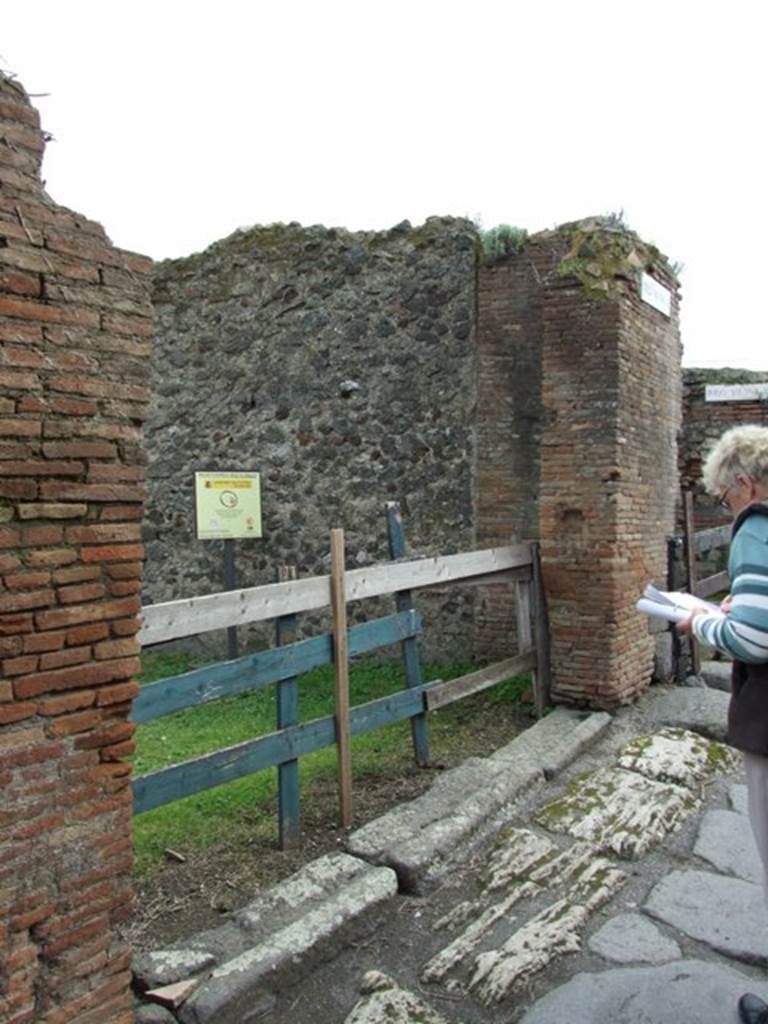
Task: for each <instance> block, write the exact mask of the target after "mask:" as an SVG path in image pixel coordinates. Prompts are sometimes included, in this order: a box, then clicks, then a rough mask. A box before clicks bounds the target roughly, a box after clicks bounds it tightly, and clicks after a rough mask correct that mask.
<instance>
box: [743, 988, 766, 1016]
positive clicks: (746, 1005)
mask: <svg viewBox="0 0 768 1024" xmlns="http://www.w3.org/2000/svg"><path fill="white" fill-rule="evenodd" d="M739 1017H740V1019H741V1021H742V1022H743V1024H768V1003H765V1002H763V1000H762V999H760V998H759V997H758V996H754V995H752V993H751V992H747V993H746V994H745V995H743V996H742V997H741V999H740V1000H739Z"/></svg>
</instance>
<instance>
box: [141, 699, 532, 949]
mask: <svg viewBox="0 0 768 1024" xmlns="http://www.w3.org/2000/svg"><path fill="white" fill-rule="evenodd" d="M470 704H471V707H470V706H467V707H466V712H464V713H462V714H460V715H457V716H456V720H455V725H454V728H453V729H452V731H451V734H450V736H449V737H447V738H443V739H442V740H440V741H439V742H434V741H433V742H432V748H431V755H432V766H431V767H429V768H418V767H416V766H415V765H414V764H413V753H412V749H411V748H410V746H409V745H408V744H406V745H405V749H404V750H403V752H402V755H401V757H400V759H399V761H398V763H397V764H395V765H394V766H393V768H392V770H391V771H389V772H388V773H387V774H378V775H371V776H367V777H363V778H361V779H356V780H355V783H354V790H353V795H354V828H359V827H360V826H361V825H364V824H365V823H366V822H368V821H371V820H372V819H374V818H377V817H379V816H380V815H382V814H383V813H384V812H385V811H387V810H388V809H389V808H391V807H393V806H395V805H396V804H398V803H402V802H403V801H406V800H411V799H413V798H414V797H416V796H418V795H419V794H420V793H422V792H424V790H426V789H428V788H429V786H430V785H431V783H432V781H433V779H434V778H435V776H436V775H437V774H439V773H440V772H442V771H445V770H446V769H448V768H453V767H455V766H456V765H457V764H460V763H461V762H462V761H464V760H466V759H467V758H468V757H477V756H487V754H488V753H489V752H490V751H492V750H495V749H497V748H498V747H501V746H503V745H504V744H505V743H508V742H509V741H510V740H511V739H512V738H513V737H514V736H515V735H517V734H518V733H519V732H521V731H522V730H523V729H526V728H527V727H528V726H529V725H531V724H532V723H533V721H534V719H533V717H532V711H531V708H530V705H527V704H508V703H504V704H499V703H490V702H486V701H484V700H483V699H482V698H480V699H479V700H477V701H471V702H470V701H467V702H464V704H463V706H466V705H470ZM337 817H338V796H337V790H336V786H335V784H328V785H322V786H321V785H317V786H307V787H305V788H304V789H303V790H302V795H301V821H302V838H301V843H300V845H299V846H298V847H297V848H295V849H293V850H290V851H281V850H279V849H277V848H276V845H275V844H274V843H272V844H270V843H269V842H268V841H266V840H264V839H261V838H259V839H257V840H249V839H247V838H246V839H244V838H243V837H242V836H241V835H240V836H238V838H237V839H234V840H228V839H227V838H226V837H224V838H222V841H221V842H220V843H218V844H216V845H215V846H212V847H208V848H207V849H205V850H197V851H191V852H187V851H183V852H184V856H185V857H186V860H185V861H184V862H183V863H182V862H175V861H171V860H169V861H168V863H167V864H166V865H165V866H164V867H163V868H161V869H160V870H159V871H157V872H156V873H154V874H153V875H152V876H151V877H146V878H142V879H139V880H138V881H137V884H136V904H135V913H134V916H133V918H132V920H131V921H130V922H129V924H128V925H127V927H126V928H125V929H124V933H123V934H124V935H125V937H126V938H127V940H128V941H129V942H130V943H131V945H132V946H133V949H134V951H135V952H141V951H144V950H151V949H159V948H162V947H163V946H166V945H169V944H170V943H173V942H176V941H177V940H179V939H184V938H187V937H188V936H190V935H193V934H195V933H196V932H199V931H202V930H204V929H207V928H213V927H215V926H216V925H217V924H219V923H220V922H221V919H222V916H223V915H224V914H226V913H228V912H230V911H232V910H236V909H238V908H240V907H242V906H244V905H245V904H247V903H249V902H250V901H251V900H253V899H254V898H255V897H256V896H257V895H258V894H259V893H260V892H262V891H263V890H265V889H268V888H270V887H271V886H273V885H274V884H275V883H276V882H278V881H280V880H281V879H283V878H286V877H287V876H288V875H291V874H293V872H295V871H297V870H298V869H299V868H300V867H302V865H304V864H306V863H308V862H309V861H311V860H314V859H315V858H316V857H320V856H322V855H323V854H325V853H330V852H331V851H334V850H338V849H339V848H340V847H341V846H342V844H343V842H344V837H345V831H344V830H343V829H340V828H338V827H337V825H336V821H337Z"/></svg>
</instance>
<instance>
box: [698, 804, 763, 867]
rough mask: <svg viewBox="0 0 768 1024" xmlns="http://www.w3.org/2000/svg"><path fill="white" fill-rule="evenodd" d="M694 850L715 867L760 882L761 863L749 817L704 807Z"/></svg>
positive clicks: (734, 812)
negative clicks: (707, 809) (705, 809)
mask: <svg viewBox="0 0 768 1024" xmlns="http://www.w3.org/2000/svg"><path fill="white" fill-rule="evenodd" d="M693 852H694V853H695V854H696V856H697V857H702V858H703V859H704V860H708V861H709V863H710V864H712V866H713V867H716V868H717V870H718V871H722V872H723V873H724V874H727V875H736V877H737V878H743V879H744V880H745V881H746V882H754V883H755V884H756V885H761V884H762V882H763V877H764V876H763V865H762V862H761V860H760V854H759V853H758V852H757V847H756V846H755V840H754V838H753V836H752V829H751V827H750V824H749V819H748V818H745V817H744V815H743V814H738V813H737V812H736V811H720V810H715V811H707V813H706V814H705V815H704V817H703V818H702V820H701V824H700V825H699V834H698V836H697V838H696V845H695V846H694V848H693Z"/></svg>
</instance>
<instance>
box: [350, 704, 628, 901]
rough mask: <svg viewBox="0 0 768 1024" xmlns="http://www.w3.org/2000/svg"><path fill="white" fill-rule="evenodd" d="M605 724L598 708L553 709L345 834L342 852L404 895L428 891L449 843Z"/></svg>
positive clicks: (453, 845)
mask: <svg viewBox="0 0 768 1024" xmlns="http://www.w3.org/2000/svg"><path fill="white" fill-rule="evenodd" d="M610 722H611V716H610V715H608V714H606V713H605V712H594V713H593V712H583V711H577V710H574V709H571V708H556V709H555V710H554V711H553V712H552V713H551V714H549V715H547V716H546V717H545V718H543V719H541V720H540V721H539V722H537V723H536V724H535V725H533V726H531V728H530V729H526V730H525V732H523V733H521V734H520V736H517V737H515V739H514V740H512V742H511V743H508V744H507V745H506V746H505V747H502V748H501V749H500V750H497V751H496V752H495V753H494V754H492V755H491V756H490V757H488V758H470V759H469V760H467V761H465V762H464V763H463V764H462V765H460V766H459V767H458V768H454V769H452V770H451V771H448V772H446V773H445V775H442V776H441V777H440V778H439V779H438V780H437V781H436V782H435V783H434V785H433V786H432V787H431V789H429V790H428V791H427V792H426V793H424V794H422V796H420V797H417V798H416V799H415V800H411V801H410V802H409V803H406V804H402V805H400V806H398V807H394V808H393V809H392V810H391V811H388V812H387V813H386V814H384V815H382V816H381V817H380V818H377V819H376V820H375V821H372V822H369V823H368V824H367V825H364V826H363V827H362V828H359V829H357V830H356V831H355V832H353V833H351V835H350V836H349V838H348V840H347V849H348V850H349V852H350V853H352V854H354V855H355V856H357V857H360V858H361V859H363V860H366V861H369V862H370V863H373V864H386V865H388V866H389V867H391V868H393V869H394V870H395V871H396V872H397V876H398V879H399V881H400V887H401V889H403V890H404V891H405V892H411V893H418V894H423V893H425V892H428V891H429V890H430V889H431V888H433V887H434V886H435V885H436V884H438V882H439V880H440V878H441V876H442V875H443V874H444V873H445V871H446V870H448V867H449V865H450V862H451V857H452V856H453V855H455V854H456V853H457V846H459V845H460V844H462V843H463V842H466V841H467V840H468V839H469V838H470V837H471V836H472V834H473V833H474V832H475V831H476V830H477V829H478V828H479V826H481V825H482V824H484V823H485V822H486V821H487V820H488V819H489V818H490V817H491V816H492V815H493V814H495V813H496V812H497V811H498V810H499V809H500V808H501V807H502V806H503V805H504V804H506V803H509V801H511V800H513V799H514V798H515V797H517V796H518V795H519V794H520V793H522V792H523V791H524V790H525V789H527V788H528V787H529V786H530V785H531V784H532V783H533V782H536V781H538V780H543V779H545V778H551V776H552V775H553V774H555V773H556V772H557V771H559V770H560V769H561V768H563V767H564V766H565V765H566V764H568V763H569V762H570V761H572V760H573V758H575V757H576V756H577V755H578V754H579V753H580V752H581V751H582V750H583V749H584V747H585V746H586V745H587V744H589V743H591V742H593V741H594V740H595V739H596V738H597V737H598V736H599V735H601V733H602V732H604V731H605V729H607V727H608V725H609V724H610Z"/></svg>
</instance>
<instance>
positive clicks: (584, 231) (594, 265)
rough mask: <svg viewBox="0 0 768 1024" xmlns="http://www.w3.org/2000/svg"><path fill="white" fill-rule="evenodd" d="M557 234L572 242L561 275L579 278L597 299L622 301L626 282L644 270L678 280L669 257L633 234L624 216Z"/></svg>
mask: <svg viewBox="0 0 768 1024" xmlns="http://www.w3.org/2000/svg"><path fill="white" fill-rule="evenodd" d="M557 235H559V236H560V237H562V238H563V239H564V240H565V241H566V242H567V243H568V249H567V251H566V252H565V254H564V256H563V258H562V259H561V261H560V264H559V266H558V268H557V275H558V276H559V277H562V278H575V279H576V280H577V281H578V282H579V283H580V284H581V285H582V287H583V288H584V290H585V291H586V293H587V294H588V295H590V296H592V297H594V298H600V299H609V300H610V299H615V298H618V296H619V295H620V294H621V291H622V290H623V284H622V282H626V281H630V280H634V279H636V278H637V277H638V275H639V274H640V272H642V271H646V272H648V273H652V272H653V271H659V270H660V271H661V272H662V273H663V274H664V276H665V277H668V278H672V279H673V280H675V279H676V275H675V272H674V270H673V268H672V266H671V265H670V263H669V261H668V260H667V259H666V257H665V256H663V255H662V253H661V252H659V250H658V249H657V247H656V246H655V245H652V244H650V243H648V242H644V241H643V240H642V239H641V238H640V237H639V235H637V234H636V233H635V232H634V231H631V230H630V229H629V228H628V227H627V226H626V225H625V224H624V222H623V220H622V218H621V215H613V214H612V215H609V216H607V217H594V218H590V219H588V220H584V221H577V222H576V223H573V224H565V225H563V226H562V227H560V228H558V229H557Z"/></svg>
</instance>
